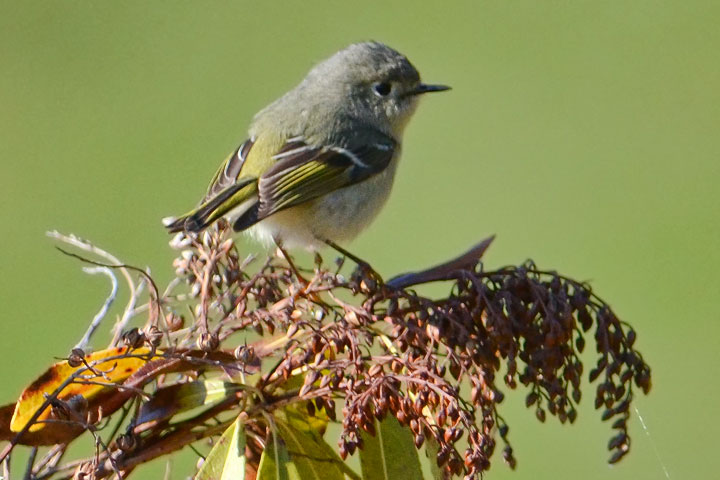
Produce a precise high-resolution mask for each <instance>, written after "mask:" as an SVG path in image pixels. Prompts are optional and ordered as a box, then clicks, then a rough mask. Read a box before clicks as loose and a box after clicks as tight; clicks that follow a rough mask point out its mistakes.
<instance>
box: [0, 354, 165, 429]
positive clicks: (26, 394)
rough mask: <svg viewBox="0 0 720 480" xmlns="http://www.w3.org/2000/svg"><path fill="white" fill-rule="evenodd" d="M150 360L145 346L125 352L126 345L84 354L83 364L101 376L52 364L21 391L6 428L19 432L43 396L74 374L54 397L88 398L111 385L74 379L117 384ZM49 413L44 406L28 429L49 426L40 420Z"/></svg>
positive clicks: (60, 364)
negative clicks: (70, 380) (100, 373)
mask: <svg viewBox="0 0 720 480" xmlns="http://www.w3.org/2000/svg"><path fill="white" fill-rule="evenodd" d="M125 355H127V356H125ZM153 358H158V357H153ZM150 359H151V358H150V350H149V349H147V348H137V349H134V350H132V351H131V352H129V353H128V351H127V348H126V347H121V348H109V349H107V350H102V351H99V352H95V353H90V354H88V355H85V362H86V364H87V365H90V366H91V367H92V368H93V370H95V371H96V372H102V374H103V375H102V376H98V375H96V374H95V373H93V371H91V370H90V369H88V368H87V367H86V366H85V365H80V366H79V367H71V366H70V365H69V364H68V362H67V361H62V362H59V363H56V364H55V365H53V366H51V367H50V368H49V369H48V370H47V371H46V372H45V373H43V374H42V375H41V376H40V377H39V378H38V379H37V380H35V381H34V382H33V383H31V384H30V385H29V386H28V387H27V388H26V389H25V390H24V391H23V392H22V395H20V399H19V400H18V401H17V404H16V406H15V412H14V414H13V417H12V420H11V422H10V430H11V431H13V432H19V431H21V430H22V429H23V428H25V425H26V424H27V423H28V422H29V421H30V420H31V419H32V417H33V416H34V415H35V413H36V412H37V410H38V409H39V408H41V407H42V406H43V404H44V403H45V400H46V397H45V395H52V394H53V392H55V391H56V390H57V389H58V388H60V387H61V386H62V385H63V383H65V382H66V381H67V380H68V379H69V378H70V377H71V376H72V375H73V374H76V375H77V376H76V378H75V379H73V381H72V382H70V383H68V384H67V385H66V386H65V387H63V388H62V390H61V391H60V392H58V394H57V398H58V399H60V400H63V399H69V398H73V397H76V396H77V395H81V396H82V397H84V398H86V399H88V400H90V399H92V398H93V397H94V396H96V395H98V394H99V393H101V392H104V391H106V390H107V389H109V388H112V387H108V386H106V385H99V384H88V383H77V382H87V381H90V382H99V383H103V384H110V383H120V382H122V381H123V380H125V379H126V378H128V377H129V376H130V375H132V374H133V373H135V372H136V371H137V370H138V369H139V368H141V367H142V366H143V365H145V364H146V363H147V362H148V361H149V360H150ZM50 413H51V409H50V408H45V410H44V411H43V412H42V413H41V414H40V415H39V416H38V418H37V419H36V420H35V423H34V424H33V425H31V426H30V428H29V431H30V432H37V431H39V430H41V429H43V428H45V427H46V426H47V425H49V424H47V423H42V420H46V419H48V417H50Z"/></svg>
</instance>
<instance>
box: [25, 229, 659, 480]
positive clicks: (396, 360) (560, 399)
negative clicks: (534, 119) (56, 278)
mask: <svg viewBox="0 0 720 480" xmlns="http://www.w3.org/2000/svg"><path fill="white" fill-rule="evenodd" d="M172 245H173V246H174V247H175V248H177V249H179V250H180V256H179V257H178V258H177V259H176V260H175V263H174V267H175V269H176V275H177V277H178V279H179V280H176V281H174V282H173V283H172V284H171V286H170V287H169V288H168V290H167V291H166V292H165V293H164V294H157V296H154V295H150V299H149V300H148V304H147V305H146V306H145V308H142V307H134V314H133V315H134V316H139V315H140V313H141V312H147V313H148V317H147V319H146V324H145V326H144V327H142V328H126V329H125V330H124V334H123V335H122V336H119V337H118V343H119V344H122V345H126V346H128V347H130V348H131V349H130V350H129V352H132V349H137V348H141V347H143V348H145V347H147V348H149V349H150V351H151V352H152V353H151V354H149V355H148V356H147V358H148V360H149V363H148V364H147V365H146V366H145V367H143V368H142V369H140V370H138V371H137V372H135V373H134V374H133V375H132V376H131V377H130V378H128V379H127V380H124V381H123V382H118V383H117V385H116V388H117V391H122V393H123V398H122V399H121V400H122V401H120V400H118V399H115V400H114V401H115V402H116V403H119V405H123V403H124V402H133V401H134V402H137V403H136V407H137V408H130V407H129V406H127V405H129V404H128V403H126V406H125V407H124V409H123V412H124V414H125V415H127V416H128V418H129V420H124V419H120V420H119V422H118V423H117V426H116V427H115V429H114V431H113V432H112V433H111V434H110V436H109V437H108V440H107V441H106V442H105V443H104V444H103V445H102V446H103V447H104V448H99V449H98V453H97V454H96V455H94V456H93V457H91V458H90V459H88V460H87V461H84V462H75V463H74V464H72V465H71V467H72V468H74V469H75V470H74V472H75V477H76V478H102V477H105V476H108V475H111V474H112V473H113V472H124V473H129V472H130V471H132V469H133V468H134V467H135V466H136V465H138V464H140V463H143V462H145V461H148V460H150V459H152V458H156V457H159V456H162V455H165V454H167V453H170V452H171V451H174V450H177V449H180V448H182V447H183V446H185V445H188V444H191V443H193V442H196V441H197V440H199V439H202V438H206V437H210V436H213V435H218V434H220V433H222V431H223V429H224V428H225V427H226V426H227V425H228V422H227V421H225V420H223V421H222V422H221V423H219V424H218V423H212V422H210V420H211V419H213V418H222V414H223V413H228V412H233V414H234V416H237V415H238V413H240V412H244V413H243V421H244V424H245V425H246V428H247V430H248V432H249V439H250V440H251V441H248V444H247V458H248V462H249V467H248V469H249V471H250V472H253V471H257V462H258V461H259V459H260V456H261V454H262V451H263V449H264V448H266V446H267V445H268V442H271V441H272V440H271V436H272V431H271V430H272V425H271V423H272V422H270V421H269V420H268V419H269V415H272V414H273V412H274V411H276V410H277V409H281V408H286V407H288V406H293V405H294V406H296V407H297V408H301V409H302V411H303V412H305V413H306V414H307V415H310V416H315V417H323V418H329V419H330V420H331V421H334V420H336V417H337V420H338V421H340V422H342V434H341V436H340V439H339V445H338V451H339V454H340V456H341V457H342V458H343V459H344V458H346V457H347V456H348V455H352V454H353V453H355V452H356V450H357V449H362V448H363V443H364V439H365V438H367V435H371V436H372V435H375V432H376V429H377V425H378V422H377V421H378V420H380V421H382V420H383V419H385V418H387V417H390V416H392V417H395V418H396V419H397V420H398V422H399V423H400V424H401V425H403V426H406V427H407V428H408V429H409V430H410V431H411V432H412V435H413V438H414V443H415V446H416V447H417V448H418V449H420V448H421V447H423V446H424V447H425V448H427V451H428V452H431V454H432V455H433V456H434V458H435V460H436V463H437V465H438V466H439V467H441V469H442V470H443V471H444V472H445V475H446V476H447V477H448V478H449V477H450V476H451V475H460V476H464V477H465V478H468V479H472V478H479V477H480V475H481V474H482V472H483V471H486V470H487V469H488V468H489V467H490V458H491V456H492V454H493V452H494V450H495V447H496V443H497V441H498V438H499V439H501V441H502V443H503V458H504V459H505V461H506V462H507V463H508V464H509V465H510V466H511V467H513V468H514V467H515V464H516V460H515V457H514V455H513V450H512V448H511V446H510V443H509V440H508V431H509V427H508V425H507V423H506V422H505V421H504V419H503V417H502V416H501V414H500V412H499V407H500V404H501V402H502V400H503V397H504V393H503V391H507V390H508V389H510V390H512V389H515V388H517V386H518V384H519V383H521V384H523V385H524V386H525V387H526V388H527V389H528V390H529V393H528V394H527V397H526V405H527V407H528V408H531V409H533V410H534V411H535V415H536V417H537V418H538V420H540V421H542V422H544V421H545V419H546V415H547V414H550V415H553V416H556V417H557V418H558V419H559V420H560V421H561V422H563V423H565V422H567V421H569V422H571V423H572V422H574V421H575V419H576V416H577V409H576V406H577V404H578V402H579V401H580V398H581V392H580V387H581V378H582V376H583V363H582V360H581V356H580V354H581V353H582V352H583V350H584V348H585V345H586V341H587V339H589V338H592V339H594V344H595V350H596V351H597V354H598V360H597V364H596V366H595V367H594V368H593V369H591V370H590V371H589V372H588V376H589V378H590V380H591V381H593V382H596V383H597V388H596V396H595V406H596V407H597V408H605V411H604V413H603V414H602V418H603V419H604V420H607V419H610V418H615V419H616V420H615V423H614V424H613V428H614V429H616V430H617V434H616V435H615V436H614V437H613V438H612V439H611V441H610V444H609V449H610V450H612V452H613V453H612V455H611V459H610V461H611V462H616V461H618V460H619V459H620V458H621V457H622V456H623V455H625V454H626V453H627V452H628V449H629V445H630V439H629V436H628V432H627V420H628V416H629V407H630V403H631V401H632V399H633V393H634V391H635V389H640V390H642V391H643V392H644V393H647V392H648V391H649V389H650V369H649V367H648V366H647V364H646V363H645V362H644V361H643V358H642V355H641V354H640V353H639V352H638V351H636V350H635V349H634V342H635V337H636V334H635V332H634V331H633V330H632V329H631V328H630V327H629V326H628V325H627V324H626V323H624V322H621V321H620V320H619V319H618V318H617V317H616V316H615V314H614V313H613V312H612V310H611V309H610V307H609V306H608V305H607V304H606V303H604V302H603V301H602V300H601V299H600V298H598V297H597V296H595V295H594V294H593V293H592V291H591V289H590V287H589V286H588V285H586V284H583V283H580V282H576V281H574V280H571V279H569V278H567V277H564V276H562V275H559V274H557V273H555V272H551V271H544V270H540V269H539V268H537V267H536V266H535V265H534V264H533V263H532V262H526V263H525V264H522V265H520V266H512V267H504V268H500V269H497V270H492V271H490V270H486V269H485V268H484V265H483V264H482V263H481V262H479V261H477V260H478V259H475V261H473V262H470V263H469V264H467V263H466V264H464V265H462V266H458V267H457V268H450V269H448V268H447V267H448V265H450V266H452V265H455V264H453V263H452V262H450V263H448V264H446V265H445V267H446V268H445V274H444V275H443V277H442V278H444V279H445V280H446V281H447V282H448V285H449V294H448V295H447V296H446V297H444V298H440V299H430V298H426V297H423V296H421V295H418V294H417V293H415V292H414V291H413V290H412V288H411V287H412V286H413V282H412V281H408V280H407V278H404V279H403V280H402V281H389V282H387V283H384V282H383V281H382V280H381V279H380V278H379V276H378V275H377V274H375V273H374V272H373V271H372V270H370V269H369V268H368V267H367V266H362V268H358V269H356V270H355V272H354V273H353V274H352V275H351V276H350V277H349V278H345V277H344V276H343V275H341V274H340V273H339V271H340V270H341V268H342V265H341V263H342V262H339V263H338V264H336V265H333V266H332V267H331V268H329V267H327V266H325V265H324V264H323V262H322V259H321V258H320V257H317V258H316V264H315V267H314V269H313V270H302V271H297V270H296V269H295V266H294V265H293V264H292V263H289V262H288V261H286V260H285V259H284V258H283V257H282V256H271V257H269V258H268V259H267V260H265V261H264V262H259V261H257V260H255V259H253V258H251V257H248V258H243V257H242V256H241V255H240V253H239V251H238V250H237V248H236V247H235V245H234V243H233V241H232V240H230V239H229V238H228V236H227V232H226V230H225V229H224V228H220V229H217V230H212V231H207V232H205V233H204V234H202V235H201V236H200V237H198V238H196V237H191V236H184V235H179V236H178V237H176V238H175V239H174V240H173V242H172ZM456 266H457V265H456ZM425 278H426V279H427V278H433V277H432V275H430V276H429V277H425ZM417 280H418V281H422V276H420V277H418V278H417ZM183 283H184V284H185V285H186V287H182V284H183ZM177 291H181V292H180V293H176V292H177ZM593 330H594V333H593ZM591 335H594V336H591ZM71 361H73V362H75V363H76V364H77V365H80V364H82V363H83V362H84V361H85V360H84V359H83V356H82V352H75V356H74V357H71ZM211 370H219V371H222V372H224V373H225V374H226V375H227V376H228V377H229V378H231V379H234V380H235V381H237V382H238V383H242V384H243V388H238V389H236V390H235V391H233V393H232V395H230V396H228V397H227V398H226V399H225V400H223V401H222V402H220V403H218V404H215V405H213V406H212V407H211V408H208V409H207V410H206V411H205V412H202V413H201V414H199V415H197V416H196V417H193V418H190V419H189V420H184V421H181V422H177V423H173V424H169V423H168V420H169V419H170V418H171V416H172V413H173V412H172V411H165V410H162V411H160V410H161V409H158V408H157V405H159V404H161V403H162V402H161V400H162V398H163V397H162V395H171V394H172V391H171V389H172V388H176V389H177V388H179V386H180V385H182V384H183V383H184V382H189V381H192V380H195V379H197V378H198V376H199V375H202V373H203V372H207V371H211ZM169 372H181V373H180V374H178V375H174V376H172V375H170V374H169ZM250 374H252V378H253V379H252V381H249V380H246V378H245V376H246V375H250ZM248 378H249V377H248ZM153 382H154V383H153ZM151 385H154V387H152V388H153V389H154V390H152V391H150V390H148V389H149V388H150V387H151ZM158 398H160V400H158ZM58 401H59V400H58ZM56 403H57V402H56ZM61 403H62V402H61ZM65 403H67V402H65ZM169 403H171V402H169ZM166 410H167V409H166ZM106 411H109V410H107V409H106ZM159 411H160V412H159ZM133 412H134V413H133ZM218 416H220V417H218ZM98 422H99V420H98V421H97V422H95V424H94V425H89V424H87V422H85V423H84V427H85V428H87V429H90V430H92V431H99V430H100V429H101V428H100V426H99V425H98ZM121 424H122V425H123V426H124V429H125V433H124V434H120V435H118V433H119V431H120V425H121ZM98 438H99V437H98ZM48 465H50V466H51V467H52V468H48ZM36 467H37V468H35V470H34V472H35V473H36V476H33V477H29V478H49V477H51V476H52V475H56V474H57V476H56V477H55V478H63V477H62V475H61V474H63V472H65V473H67V472H68V471H69V470H68V468H70V467H63V468H64V469H63V468H61V467H55V464H54V463H52V462H50V461H45V463H44V464H43V465H37V466H36ZM64 478H67V477H64ZM123 478H124V477H123Z"/></svg>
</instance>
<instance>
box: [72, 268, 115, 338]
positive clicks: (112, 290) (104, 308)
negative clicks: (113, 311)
mask: <svg viewBox="0 0 720 480" xmlns="http://www.w3.org/2000/svg"><path fill="white" fill-rule="evenodd" d="M83 272H85V273H87V274H90V275H96V274H98V273H102V274H105V275H106V276H107V277H108V278H109V279H110V285H111V287H110V294H109V295H108V297H107V299H106V300H105V302H104V303H103V305H102V307H100V311H98V312H97V313H96V314H95V317H93V319H92V322H91V323H90V326H89V327H88V329H87V331H86V332H85V335H83V337H82V338H81V339H80V341H79V342H78V344H77V345H75V348H80V349H82V350H85V349H86V348H87V347H88V346H89V345H90V337H91V336H92V334H93V333H94V332H95V330H96V329H97V327H99V326H100V322H102V319H103V318H105V315H107V312H108V310H109V309H110V306H111V305H112V304H113V302H114V301H115V297H116V296H117V292H118V281H117V278H116V277H115V274H114V273H113V272H112V270H110V269H109V268H107V267H83Z"/></svg>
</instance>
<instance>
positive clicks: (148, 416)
mask: <svg viewBox="0 0 720 480" xmlns="http://www.w3.org/2000/svg"><path fill="white" fill-rule="evenodd" d="M241 388H243V385H241V384H237V383H230V382H223V381H220V380H204V381H197V382H187V383H178V384H175V385H170V386H168V387H163V388H160V389H158V391H157V392H155V394H154V395H153V396H152V398H151V399H150V400H148V401H147V402H145V403H143V405H142V406H141V407H140V413H139V414H138V419H137V422H136V423H137V424H138V425H139V424H142V423H145V422H151V421H157V420H162V419H166V418H170V417H172V416H174V415H177V414H178V413H181V412H184V411H187V410H192V409H193V408H197V407H202V406H204V405H209V404H211V403H215V402H217V401H220V400H223V399H225V398H227V397H228V396H229V395H231V394H232V393H234V392H236V391H238V390H239V389H241Z"/></svg>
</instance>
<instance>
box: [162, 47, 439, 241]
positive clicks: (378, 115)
mask: <svg viewBox="0 0 720 480" xmlns="http://www.w3.org/2000/svg"><path fill="white" fill-rule="evenodd" d="M449 88H450V87H447V86H445V85H427V84H424V83H422V82H421V81H420V74H419V73H418V71H417V70H416V69H415V67H413V65H412V64H411V63H410V62H409V61H408V59H407V58H406V57H405V56H404V55H402V54H400V53H399V52H397V51H395V50H393V49H392V48H390V47H388V46H387V45H384V44H382V43H378V42H364V43H356V44H353V45H350V46H349V47H347V48H345V49H344V50H341V51H339V52H337V53H335V54H334V55H332V56H331V57H330V58H328V59H326V60H325V61H323V62H322V63H320V64H318V65H317V66H315V67H314V68H313V69H312V70H310V72H309V73H308V75H307V76H306V77H305V79H303V80H302V82H300V84H299V85H298V86H297V87H295V88H294V89H293V90H290V91H289V92H288V93H286V94H285V95H283V96H282V97H280V98H279V99H278V100H276V101H275V102H273V103H271V104H270V105H268V106H267V107H265V108H264V109H262V110H261V111H260V112H259V113H257V114H256V115H255V118H254V119H253V121H252V124H251V126H250V129H249V136H250V138H249V139H248V140H246V141H245V142H244V143H243V144H242V145H240V146H239V147H238V148H237V149H236V150H235V151H234V152H233V153H232V154H231V155H230V156H229V157H228V158H227V160H225V162H224V163H223V164H222V165H221V166H220V168H219V169H218V171H217V173H216V174H215V176H214V177H213V179H212V181H211V182H210V187H209V188H208V191H207V194H206V195H205V198H204V200H203V201H202V203H201V204H200V206H198V207H197V208H196V209H194V210H192V211H191V212H189V213H187V214H185V215H183V216H181V217H179V218H169V219H166V220H165V221H164V223H165V226H166V228H167V229H168V230H169V231H170V232H180V231H186V232H200V231H202V230H204V229H205V228H207V227H208V226H209V225H211V224H213V223H214V222H216V221H217V220H219V219H220V218H226V219H227V220H228V221H229V222H230V223H231V224H232V226H233V229H234V230H235V231H238V232H239V231H247V232H249V233H250V234H251V235H253V236H254V237H256V238H257V239H258V240H260V241H261V242H263V243H265V244H267V245H268V246H269V245H271V244H272V243H273V242H274V243H275V244H277V245H278V246H279V247H281V248H283V247H287V248H300V247H302V248H305V249H307V250H310V251H315V252H317V251H318V250H319V249H320V248H321V247H323V246H325V245H326V244H327V245H330V246H333V247H335V248H336V249H338V250H339V251H341V252H342V253H347V252H345V251H344V250H343V249H342V248H340V247H339V244H345V243H346V242H349V241H350V240H352V239H353V238H355V236H356V235H357V234H359V233H360V232H361V231H362V230H363V229H364V228H365V227H366V226H367V225H368V224H369V223H370V222H371V221H372V220H373V219H374V218H375V216H376V215H377V213H378V212H379V211H380V209H381V207H382V206H383V205H384V204H385V201H386V200H387V198H388V195H389V193H390V189H391V187H392V184H393V178H394V176H395V171H396V169H397V164H398V158H399V156H400V146H401V140H402V134H403V130H404V129H405V126H406V125H407V122H408V120H409V119H410V117H411V116H412V114H413V112H414V111H415V107H416V106H417V102H418V99H419V97H420V96H421V95H422V94H425V93H428V92H441V91H443V90H448V89H449Z"/></svg>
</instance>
